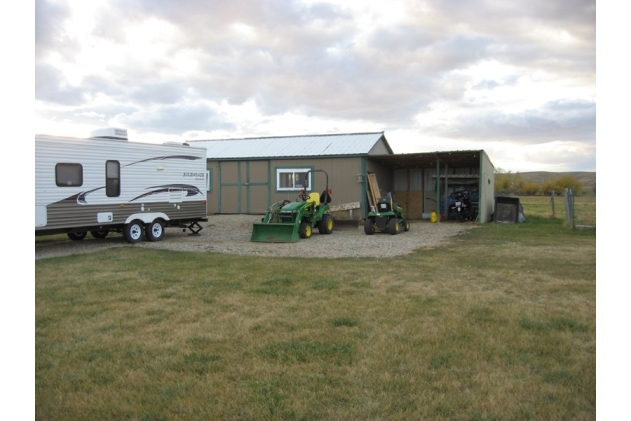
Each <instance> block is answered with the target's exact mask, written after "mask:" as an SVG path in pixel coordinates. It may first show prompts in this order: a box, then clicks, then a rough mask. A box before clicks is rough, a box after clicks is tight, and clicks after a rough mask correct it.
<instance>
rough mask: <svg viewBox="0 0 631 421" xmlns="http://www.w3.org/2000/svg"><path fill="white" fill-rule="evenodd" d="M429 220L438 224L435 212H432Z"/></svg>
mask: <svg viewBox="0 0 631 421" xmlns="http://www.w3.org/2000/svg"><path fill="white" fill-rule="evenodd" d="M430 220H431V221H432V222H438V214H437V213H436V211H433V212H432V216H431V217H430Z"/></svg>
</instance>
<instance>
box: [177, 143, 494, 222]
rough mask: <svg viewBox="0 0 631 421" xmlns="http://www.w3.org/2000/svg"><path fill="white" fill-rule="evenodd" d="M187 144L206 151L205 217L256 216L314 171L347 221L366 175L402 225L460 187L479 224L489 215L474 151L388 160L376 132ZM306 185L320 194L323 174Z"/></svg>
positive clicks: (488, 182)
mask: <svg viewBox="0 0 631 421" xmlns="http://www.w3.org/2000/svg"><path fill="white" fill-rule="evenodd" d="M188 142H189V143H191V144H192V145H194V146H197V147H205V148H206V150H207V157H208V175H209V177H208V178H209V183H208V212H209V213H210V214H222V213H225V214H228V213H240V214H263V213H264V212H265V210H266V209H267V207H268V206H270V205H271V204H272V203H274V202H278V201H280V200H285V199H287V200H292V201H293V200H296V198H297V197H298V194H299V191H300V189H301V188H302V185H303V183H304V175H305V174H306V173H307V171H309V170H315V169H317V170H324V171H326V172H327V173H328V177H329V180H328V181H329V188H330V189H331V190H332V194H331V199H332V202H331V207H332V209H333V210H340V211H346V212H349V214H350V216H351V217H352V218H355V219H360V218H363V217H365V216H366V214H367V213H368V211H369V210H370V202H369V199H368V195H367V190H368V178H369V177H368V176H369V175H370V174H374V175H375V176H376V180H377V181H378V185H379V188H380V193H381V195H383V196H385V195H386V194H387V193H388V192H392V193H394V195H395V199H396V200H397V202H399V203H400V204H401V205H402V206H403V207H404V208H406V211H407V213H408V215H409V217H410V219H421V217H422V216H423V214H424V213H426V212H430V211H431V210H435V209H437V206H436V201H438V202H443V203H446V200H447V196H448V194H449V193H451V192H452V191H453V190H454V189H458V188H463V187H472V188H477V189H479V192H480V200H479V215H480V217H479V222H482V223H484V222H488V221H489V220H490V215H491V213H492V212H493V206H494V204H493V198H494V195H493V190H494V178H493V173H494V167H493V164H492V163H491V161H490V159H489V158H488V156H487V155H486V153H485V152H484V151H482V150H480V151H458V152H432V153H415V154H394V153H393V151H392V148H391V147H390V145H389V144H388V141H387V139H386V137H385V134H384V133H383V132H376V133H351V134H335V135H308V136H283V137H261V138H243V139H225V140H198V141H188ZM437 179H438V180H440V182H438V183H437V182H436V180H437ZM308 186H309V189H311V188H312V189H313V190H315V191H321V190H324V188H325V178H324V175H323V174H322V173H311V174H310V180H308Z"/></svg>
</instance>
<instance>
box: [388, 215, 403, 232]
mask: <svg viewBox="0 0 631 421" xmlns="http://www.w3.org/2000/svg"><path fill="white" fill-rule="evenodd" d="M388 231H390V234H392V235H396V234H398V233H399V231H401V224H399V220H398V219H397V218H392V219H390V220H389V221H388Z"/></svg>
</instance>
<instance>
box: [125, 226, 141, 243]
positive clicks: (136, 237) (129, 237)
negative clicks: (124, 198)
mask: <svg viewBox="0 0 631 421" xmlns="http://www.w3.org/2000/svg"><path fill="white" fill-rule="evenodd" d="M142 231H143V226H142V223H141V222H140V221H132V222H130V223H129V224H127V225H125V229H124V230H123V237H124V238H125V241H127V242H128V243H132V244H134V243H137V242H139V241H140V240H142Z"/></svg>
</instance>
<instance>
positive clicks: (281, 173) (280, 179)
mask: <svg viewBox="0 0 631 421" xmlns="http://www.w3.org/2000/svg"><path fill="white" fill-rule="evenodd" d="M310 169H311V168H278V169H277V170H276V189H277V190H278V191H296V190H301V189H302V188H303V187H304V183H305V176H306V175H307V172H308V171H309V170H310ZM309 178H311V177H309ZM309 181H311V180H307V190H311V183H309Z"/></svg>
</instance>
